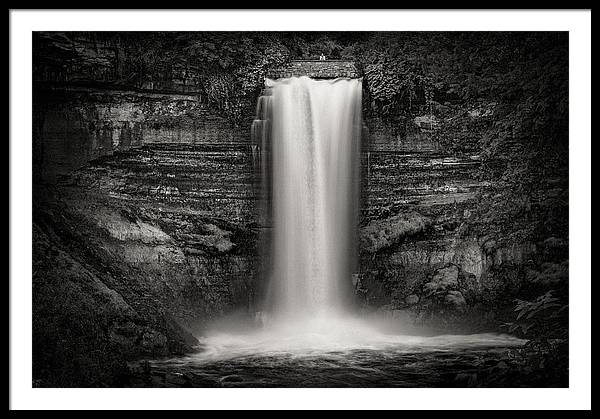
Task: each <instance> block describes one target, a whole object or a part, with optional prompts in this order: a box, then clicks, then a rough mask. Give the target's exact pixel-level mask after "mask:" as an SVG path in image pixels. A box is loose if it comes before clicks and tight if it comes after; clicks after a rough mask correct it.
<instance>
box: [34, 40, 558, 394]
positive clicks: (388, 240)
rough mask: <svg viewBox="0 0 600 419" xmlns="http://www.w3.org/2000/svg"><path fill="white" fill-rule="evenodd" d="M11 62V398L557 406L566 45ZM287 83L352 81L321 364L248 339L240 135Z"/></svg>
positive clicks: (43, 52) (253, 287)
mask: <svg viewBox="0 0 600 419" xmlns="http://www.w3.org/2000/svg"><path fill="white" fill-rule="evenodd" d="M33 42H34V57H33V62H34V74H33V76H34V98H33V99H34V100H33V141H34V143H33V149H34V156H33V158H34V184H33V190H34V199H33V385H34V386H36V387H107V386H108V387H130V386H140V387H145V386H149V387H190V386H192V387H193V386H200V387H214V386H224V387H236V386H247V387H254V386H256V387H264V386H267V387H272V386H275V387H277V386H285V387H310V386H317V387H344V386H371V387H373V386H375V387H377V386H378V387H388V386H403V387H465V386H469V387H471V386H482V387H540V386H541V387H564V386H567V385H568V368H567V367H568V351H567V348H568V329H567V325H568V35H567V34H566V33H543V32H540V33H527V32H523V33H485V32H480V33H479V32H478V33H469V32H465V33H400V32H396V33H395V32H392V33H374V32H364V33H363V32H361V33H353V32H344V33H285V32H281V33H268V32H264V33H261V32H258V33H234V32H216V33H209V32H190V33H178V32H171V33H160V32H150V33H135V32H126V33H125V32H124V33H111V32H103V33H91V32H85V33H84V32H67V33H59V32H47V33H45V32H36V33H34V35H33ZM321 54H323V55H324V56H325V57H326V59H325V60H319V56H320V55H321ZM303 76H307V77H310V78H311V79H312V80H313V81H314V82H317V81H318V82H319V83H327V82H328V81H330V80H333V79H338V78H342V79H349V80H361V87H360V88H359V90H360V92H361V95H362V102H361V104H360V114H361V117H362V119H361V121H360V124H358V125H360V126H356V125H357V124H354V125H353V126H354V127H355V128H356V129H357V130H359V132H360V137H361V141H360V149H358V150H356V162H355V163H356V164H355V167H354V169H353V170H355V171H356V177H357V179H359V181H358V183H357V185H358V186H357V188H358V189H357V196H356V205H355V206H356V208H355V211H352V210H353V208H347V207H348V206H350V207H352V206H353V205H348V206H345V207H344V206H340V207H334V208H336V212H334V213H328V214H329V215H327V216H328V217H329V218H328V219H329V220H333V221H335V220H336V219H337V218H338V217H340V216H341V211H342V209H343V208H346V209H348V210H351V211H350V212H353V213H354V212H355V215H356V226H355V230H353V233H352V234H354V235H355V236H356V237H355V239H353V240H354V241H353V243H354V244H355V245H356V246H355V247H356V249H354V250H353V251H354V252H355V257H353V258H346V259H348V263H346V264H344V265H343V266H344V267H347V269H348V270H350V271H351V272H347V275H346V274H344V275H343V276H344V278H346V277H348V278H347V285H348V288H349V290H350V292H349V294H351V296H350V299H351V300H352V303H351V306H352V311H353V316H355V320H356V322H355V323H351V324H348V323H344V324H343V325H340V327H338V328H336V330H337V334H336V336H335V337H334V338H333V340H332V341H328V342H325V343H324V342H321V341H320V340H319V339H318V336H317V337H315V336H314V335H313V334H312V331H308V332H307V333H306V334H303V332H302V330H301V329H300V332H299V333H298V335H297V336H287V335H286V337H285V338H284V339H280V338H279V336H276V337H273V336H271V335H269V334H263V332H261V330H262V329H261V324H260V323H261V321H262V318H261V317H260V316H261V315H262V313H263V308H264V307H263V306H264V301H263V300H264V295H265V294H266V293H267V291H268V288H269V283H268V281H269V274H268V267H267V263H266V261H265V259H266V258H265V254H266V253H268V249H271V247H270V246H271V240H270V238H269V235H268V234H266V233H265V232H266V231H269V229H270V228H271V227H270V223H269V220H268V219H267V218H268V217H267V216H265V214H266V213H268V210H266V209H265V208H267V204H268V199H267V198H268V197H267V198H265V196H266V195H268V193H267V192H266V191H267V190H268V189H269V187H270V186H269V185H267V186H265V176H264V171H265V165H264V161H262V160H261V158H260V156H262V155H264V153H265V147H264V144H261V142H260V141H259V140H258V139H257V136H256V135H255V134H256V132H255V131H254V128H251V127H253V126H254V127H256V123H255V124H253V121H255V120H256V119H257V103H259V104H260V103H261V101H260V99H259V98H260V97H263V96H264V95H265V90H266V85H265V80H266V79H269V80H284V79H290V80H295V78H303ZM307 83H308V82H307ZM340 103H344V102H343V101H341V102H340ZM259 108H260V105H259ZM258 112H259V113H260V109H259V110H258ZM291 121H294V118H292V119H291ZM296 122H297V121H296ZM273 141H275V140H273ZM342 143H343V141H342V142H341V144H342ZM261 153H263V154H261ZM275 156H277V153H273V158H275ZM271 164H274V163H273V162H271ZM267 167H270V166H267ZM286 167H287V166H286ZM323 167H327V165H326V164H324V165H323ZM274 173H287V172H285V170H284V169H281V170H280V171H279V172H277V171H275V172H274ZM286 179H287V178H286ZM272 181H274V182H277V179H272ZM279 181H281V178H280V179H279ZM288 186H289V185H288ZM329 188H330V189H326V188H325V189H324V190H326V191H329V195H331V191H332V190H337V191H339V190H340V189H339V188H340V186H339V185H338V186H337V189H336V188H333V186H330V187H329ZM286 190H289V188H288V189H286ZM348 202H354V201H348ZM336 215H337V216H338V217H336ZM348 220H349V221H350V220H351V217H350V215H348ZM333 221H332V222H333ZM349 221H348V222H349ZM301 231H302V229H301V228H299V229H298V232H301ZM275 242H277V240H275ZM330 247H331V248H332V249H337V246H333V245H332V246H330ZM266 249H267V250H266ZM349 251H350V250H349ZM348 254H350V253H348ZM346 259H344V260H346ZM350 259H351V260H350ZM350 262H352V263H351V265H352V266H351V267H350ZM344 269H346V268H344ZM342 270H343V269H342ZM353 321H354V320H353ZM365 324H366V326H365ZM373 324H377V325H378V327H380V328H381V329H382V330H385V331H393V333H394V334H395V335H394V336H397V335H400V336H409V337H410V339H408V338H407V339H404V340H397V339H396V338H393V339H392V338H389V339H388V338H385V339H383V338H381V336H379V335H373V328H372V327H371V326H369V325H373ZM224 330H228V331H234V330H235V331H236V333H231V334H225V333H221V332H223V331H224ZM257 330H258V332H256V331H257ZM215 331H216V332H215ZM386 336H387V335H386ZM311 339H314V340H311ZM346 342H349V343H348V345H350V346H349V347H348V346H347V345H346V344H345V343H346ZM332 343H333V345H332ZM266 347H268V349H269V350H266V349H265V348H266ZM323 347H326V348H327V349H326V351H325V352H323V351H322V348H323ZM290 348H293V350H290ZM298 348H300V349H298ZM315 348H318V349H319V350H316V349H315ZM349 348H350V349H351V350H350V349H349ZM382 348H385V350H382ZM390 348H393V351H392V350H390Z"/></svg>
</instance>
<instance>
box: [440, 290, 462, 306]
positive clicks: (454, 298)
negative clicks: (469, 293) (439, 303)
mask: <svg viewBox="0 0 600 419" xmlns="http://www.w3.org/2000/svg"><path fill="white" fill-rule="evenodd" d="M444 301H445V302H446V304H449V305H452V306H454V308H457V309H460V310H462V309H463V308H464V307H465V305H466V304H467V301H466V300H465V297H463V295H462V293H461V292H460V291H448V294H446V298H445V299H444Z"/></svg>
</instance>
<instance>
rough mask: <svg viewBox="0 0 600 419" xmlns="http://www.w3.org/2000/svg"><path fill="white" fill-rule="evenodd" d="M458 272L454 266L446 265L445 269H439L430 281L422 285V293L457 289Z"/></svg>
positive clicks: (457, 268)
mask: <svg viewBox="0 0 600 419" xmlns="http://www.w3.org/2000/svg"><path fill="white" fill-rule="evenodd" d="M459 272H460V269H459V267H458V266H456V265H448V266H446V267H443V268H439V269H438V270H436V271H435V273H434V274H433V277H432V279H431V281H429V282H428V283H426V284H425V285H424V287H423V289H424V291H425V292H429V293H437V292H441V291H445V290H448V289H453V288H457V287H458V274H459Z"/></svg>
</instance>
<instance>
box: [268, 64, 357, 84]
mask: <svg viewBox="0 0 600 419" xmlns="http://www.w3.org/2000/svg"><path fill="white" fill-rule="evenodd" d="M300 76H308V77H311V78H313V79H336V78H338V77H347V78H351V79H353V78H358V77H361V74H360V71H359V70H358V68H357V67H356V65H355V63H354V62H352V61H346V60H324V61H319V60H294V61H292V62H290V63H288V64H286V65H285V66H284V67H281V68H277V69H274V70H272V71H270V72H269V73H268V74H267V77H269V78H271V79H279V78H286V77H300Z"/></svg>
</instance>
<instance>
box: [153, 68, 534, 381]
mask: <svg viewBox="0 0 600 419" xmlns="http://www.w3.org/2000/svg"><path fill="white" fill-rule="evenodd" d="M266 87H267V90H266V92H265V95H263V96H261V98H260V99H259V102H258V109H257V120H256V121H255V122H254V124H253V127H252V131H253V137H254V139H255V145H254V148H253V158H254V160H255V163H256V164H257V165H258V166H259V167H260V173H261V176H262V182H261V190H260V192H261V193H262V196H263V198H264V199H263V203H266V204H265V205H263V206H261V207H260V211H261V214H260V215H261V217H260V219H261V222H262V223H263V224H271V225H272V230H271V231H270V234H268V235H267V234H265V235H264V236H263V238H262V239H261V240H263V241H262V245H264V248H265V249H267V250H268V252H267V254H266V255H265V261H266V262H265V264H264V266H263V272H262V274H263V275H264V276H265V277H267V278H269V286H268V287H267V292H266V301H265V304H264V307H263V310H262V311H261V315H260V316H259V318H260V320H261V326H260V327H251V328H246V329H244V328H242V330H238V331H237V332H233V331H231V329H228V328H227V327H224V326H223V325H221V327H219V328H215V329H214V330H212V331H210V332H208V333H207V334H206V335H205V336H203V337H201V338H200V343H201V345H200V348H199V351H198V353H196V354H194V355H191V356H188V357H183V358H178V359H171V360H166V361H156V362H154V363H153V368H154V369H155V371H159V372H160V371H162V374H163V375H162V377H163V381H160V380H159V382H158V383H154V384H156V385H194V386H293V387H303V386H319V387H330V386H448V385H463V384H464V383H463V382H461V381H460V379H459V380H458V381H456V380H457V377H461V376H465V374H466V376H467V377H470V376H471V375H472V374H473V373H476V372H477V370H478V368H479V365H480V364H479V363H480V362H483V363H484V364H485V362H487V361H489V360H492V363H493V362H497V361H494V360H497V358H498V357H499V356H500V355H499V354H502V353H503V352H505V351H506V348H509V347H515V346H520V345H522V344H523V341H521V340H519V339H516V338H513V337H510V336H506V335H495V334H475V335H441V336H414V335H410V334H407V333H403V332H401V331H398V330H396V331H390V330H386V329H385V328H383V327H381V324H377V323H376V322H373V321H367V320H364V319H361V318H358V317H356V316H354V315H353V312H352V306H351V304H349V301H350V296H351V294H352V289H351V288H352V273H353V272H354V270H355V268H356V266H355V262H354V261H355V260H356V257H355V256H356V249H355V242H356V240H355V239H356V238H355V235H356V229H357V227H356V223H357V209H358V207H359V203H358V190H359V179H358V168H359V153H360V140H361V139H360V132H361V129H362V122H361V91H362V85H361V80H360V79H336V80H329V81H316V80H312V79H309V78H307V77H300V78H289V79H282V80H277V81H273V80H267V82H266ZM266 237H267V238H266ZM238 329H239V328H238ZM228 330H229V331H228ZM473 371H475V372H473ZM169 374H170V375H169ZM461 374H462V375H461ZM469 374H471V375H469ZM167 376H170V377H176V378H177V377H179V378H177V379H175V381H173V380H171V381H169V380H167V379H166V378H164V377H167ZM182 377H183V378H182ZM177 380H179V381H177ZM457 383H458V384H457Z"/></svg>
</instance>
